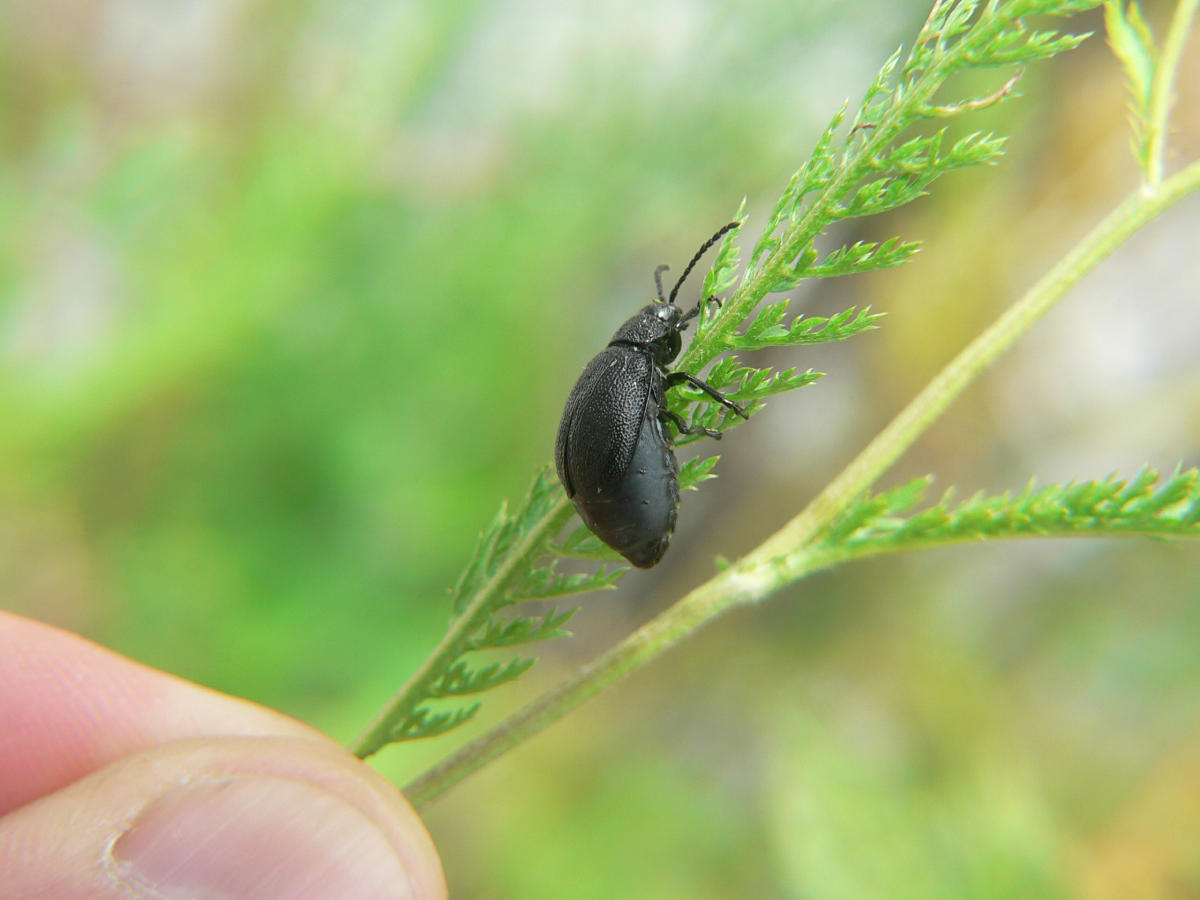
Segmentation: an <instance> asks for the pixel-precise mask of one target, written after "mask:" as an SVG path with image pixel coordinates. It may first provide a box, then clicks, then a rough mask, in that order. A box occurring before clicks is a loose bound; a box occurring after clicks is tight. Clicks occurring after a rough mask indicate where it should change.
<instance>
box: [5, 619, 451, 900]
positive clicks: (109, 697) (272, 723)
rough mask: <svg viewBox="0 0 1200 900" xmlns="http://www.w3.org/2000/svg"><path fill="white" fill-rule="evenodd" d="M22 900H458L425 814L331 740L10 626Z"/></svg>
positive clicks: (9, 860) (9, 694)
mask: <svg viewBox="0 0 1200 900" xmlns="http://www.w3.org/2000/svg"><path fill="white" fill-rule="evenodd" d="M0 885H3V886H4V896H5V897H6V898H13V900H17V898H35V897H39V898H40V897H54V898H56V900H74V898H89V900H93V898H95V900H104V898H109V897H112V898H117V897H120V898H126V900H127V898H130V897H151V896H153V897H167V898H169V897H187V896H210V895H211V896H223V897H242V896H245V897H261V896H271V897H277V898H286V897H293V896H294V897H307V898H313V900H317V898H321V897H326V896H328V897H380V898H383V897H389V898H390V897H396V898H401V897H407V898H444V897H445V896H446V887H445V881H444V878H443V875H442V869H441V864H440V862H439V861H438V857H437V853H436V851H435V850H434V847H433V842H432V841H431V839H430V837H429V834H428V832H426V830H425V827H424V826H423V825H422V823H421V821H420V819H419V818H418V817H417V815H416V813H415V812H414V811H413V809H412V807H411V806H409V805H408V803H407V802H406V801H405V800H404V798H403V797H402V796H401V795H400V793H399V792H398V791H396V790H395V788H393V787H392V786H391V784H389V783H388V782H387V781H386V780H384V779H383V778H382V777H381V776H379V775H378V774H377V773H375V772H374V771H373V770H372V769H370V768H369V767H367V766H366V765H364V764H363V763H362V762H360V761H359V760H358V759H356V758H354V757H353V756H351V755H350V754H348V753H347V752H346V751H344V750H343V749H341V748H340V747H339V746H338V745H337V744H336V743H334V742H333V741H332V740H330V739H329V738H328V737H326V736H324V735H322V734H320V733H319V732H317V731H315V730H314V729H312V728H310V727H308V726H307V725H304V724H303V723H301V722H298V721H296V720H293V719H290V718H288V717H287V716H284V715H282V714H280V713H277V712H274V711H272V710H269V709H266V708H263V707H260V706H256V705H255V704H252V703H249V702H246V701H244V700H239V699H236V698H234V697H229V696H226V695H223V694H219V693H217V692H215V691H210V690H207V689H206V688H203V687H199V686H198V685H194V684H190V683H188V682H185V681H182V680H180V679H178V678H174V677H172V676H170V675H166V674H164V673H162V672H158V671H155V670H153V669H149V668H147V667H145V666H141V665H139V664H137V663H134V662H132V661H130V660H128V659H125V658H123V657H120V656H118V655H116V654H114V653H112V652H110V651H108V650H105V649H104V648H103V647H99V646H97V645H96V644H93V643H91V642H89V641H85V640H83V639H82V638H79V637H77V636H75V635H72V634H69V633H67V632H64V631H60V630H58V629H56V628H52V627H50V626H47V625H43V624H40V623H37V622H33V621H31V620H28V619H24V618H21V617H19V616H15V615H12V614H9V613H4V612H0Z"/></svg>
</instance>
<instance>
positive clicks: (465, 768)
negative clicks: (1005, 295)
mask: <svg viewBox="0 0 1200 900" xmlns="http://www.w3.org/2000/svg"><path fill="white" fill-rule="evenodd" d="M1197 188H1200V162H1196V163H1192V164H1191V165H1189V166H1188V167H1187V168H1185V169H1184V170H1182V171H1180V172H1178V173H1177V174H1175V175H1173V176H1172V177H1170V178H1168V179H1167V180H1165V181H1163V182H1161V183H1160V184H1159V185H1157V186H1150V187H1148V188H1147V189H1143V190H1141V191H1139V192H1137V193H1136V194H1134V195H1133V196H1131V197H1129V198H1128V199H1127V200H1126V201H1125V202H1123V203H1122V204H1121V205H1120V206H1119V207H1117V209H1115V210H1114V211H1113V212H1112V213H1111V214H1110V215H1109V216H1107V217H1106V218H1105V219H1104V220H1103V221H1102V222H1101V223H1100V224H1099V225H1097V226H1096V227H1095V228H1094V229H1093V230H1092V231H1091V232H1090V233H1089V234H1088V235H1087V236H1086V237H1084V238H1083V240H1082V241H1080V242H1079V243H1078V244H1077V245H1076V246H1075V247H1074V248H1073V249H1072V250H1071V251H1070V252H1069V253H1068V254H1067V255H1066V256H1065V257H1064V258H1063V259H1062V261H1061V262H1059V263H1058V265H1056V266H1055V267H1054V268H1053V269H1052V270H1051V271H1050V272H1049V273H1048V274H1047V275H1046V276H1045V277H1044V278H1042V279H1041V280H1040V281H1038V283H1037V284H1035V285H1034V286H1033V288H1032V289H1030V291H1029V292H1028V293H1027V294H1026V295H1025V296H1024V297H1022V298H1021V300H1019V301H1018V302H1017V303H1016V304H1015V305H1014V306H1012V307H1011V308H1010V309H1008V310H1007V311H1006V312H1005V313H1004V314H1003V315H1001V316H1000V318H999V319H997V320H996V321H995V322H994V323H993V324H992V325H991V326H990V327H989V328H988V329H987V330H986V331H985V332H983V333H982V334H981V335H980V336H979V337H977V338H976V339H975V340H974V341H973V342H972V343H971V344H970V345H968V346H967V347H966V348H965V349H964V350H963V351H962V352H961V353H959V354H958V356H956V357H955V358H954V359H953V360H952V361H951V362H950V363H949V365H947V366H946V367H945V368H944V369H943V370H942V371H941V372H940V373H939V374H938V375H937V377H935V378H934V380H933V381H932V382H930V384H929V385H928V386H927V387H926V388H925V389H924V390H923V391H921V393H920V394H918V395H917V397H916V398H915V399H914V400H913V401H912V402H911V403H909V404H908V406H906V407H905V408H904V409H903V410H902V411H901V412H900V414H899V415H898V416H897V417H896V418H895V419H894V420H893V421H892V422H891V424H889V425H888V426H887V427H886V428H885V429H884V430H883V431H882V432H881V433H880V434H879V435H878V436H877V437H876V438H875V440H873V441H872V442H871V443H870V444H869V445H868V446H867V448H866V449H865V450H863V451H862V453H860V454H859V455H858V457H857V458H855V459H854V461H853V462H851V463H850V465H849V466H847V467H846V468H845V469H844V470H843V471H842V473H841V474H840V475H838V477H837V478H835V479H834V480H833V481H832V482H831V483H830V484H829V485H828V487H826V488H825V490H824V491H822V492H821V494H820V495H818V496H817V497H816V498H815V499H814V500H813V501H812V502H811V503H810V504H809V505H808V507H807V508H806V509H805V510H804V511H803V512H801V513H800V514H799V515H798V516H797V517H796V518H794V519H792V520H791V521H790V522H789V523H787V525H785V526H784V527H783V528H782V529H780V530H779V531H778V532H776V534H774V535H773V536H772V537H770V538H768V539H767V540H766V541H765V542H764V543H763V544H761V545H760V546H759V547H758V548H757V549H755V550H754V551H752V552H751V553H749V554H747V555H746V556H745V557H743V558H742V559H741V560H740V561H739V562H738V563H737V564H736V565H734V566H732V567H730V568H728V569H726V570H724V571H722V572H720V573H718V574H717V575H716V576H715V577H713V578H712V579H710V580H709V581H707V582H706V583H704V584H702V585H700V586H699V587H697V588H696V589H695V590H693V591H692V592H691V593H689V594H687V595H686V596H685V597H683V598H682V599H680V600H679V602H677V603H676V604H675V605H673V606H672V607H671V608H670V609H668V610H666V611H665V612H663V613H662V614H661V615H659V616H658V617H657V618H655V619H654V620H652V621H651V622H649V623H647V624H646V625H645V626H643V627H642V628H640V629H639V630H638V631H637V632H635V633H634V634H632V635H630V636H629V637H628V638H626V639H625V640H623V641H621V642H620V643H619V644H617V645H616V646H615V647H613V648H612V649H611V650H609V651H608V652H607V653H605V654H604V655H602V656H601V657H600V658H599V659H597V660H596V661H595V662H593V663H592V664H590V665H589V666H587V667H586V668H584V669H583V670H582V671H581V672H579V673H578V674H577V675H575V676H574V677H572V678H570V679H568V680H567V681H566V682H564V683H563V684H562V685H560V686H559V687H557V688H555V689H554V690H552V691H550V692H548V693H546V694H545V695H543V696H542V697H540V698H538V699H537V700H535V701H534V702H533V703H531V704H529V705H528V706H526V707H525V708H524V709H522V710H520V711H518V712H517V713H515V714H514V715H513V716H511V717H510V718H508V719H507V720H506V721H504V722H502V723H501V724H500V725H498V726H497V727H495V728H493V729H492V730H491V731H489V732H487V733H486V734H484V735H482V736H481V737H479V738H477V739H476V740H474V741H472V742H471V743H469V744H467V745H466V746H464V747H463V748H461V749H460V750H459V751H458V752H456V753H454V754H453V755H451V756H450V757H448V758H446V759H445V760H444V761H443V762H441V763H439V764H438V765H436V766H434V767H433V768H432V769H430V770H429V771H427V772H426V773H424V774H423V775H421V776H420V777H418V778H417V779H416V780H414V781H412V782H411V783H410V784H409V785H407V786H406V788H405V794H406V795H407V796H408V798H409V800H410V801H412V802H413V803H415V804H417V805H418V806H420V805H423V804H425V803H428V802H429V801H430V800H432V799H434V798H435V797H437V796H438V795H439V794H441V793H442V792H444V791H445V790H447V789H448V788H450V787H451V786H453V785H454V784H457V783H458V782H459V781H461V780H462V779H463V778H465V777H466V776H467V775H469V774H470V773H472V772H474V771H475V770H477V769H479V768H480V767H482V766H483V765H485V764H486V763H487V762H489V761H491V760H493V759H495V758H496V757H498V756H500V755H501V754H503V753H504V752H505V751H507V750H508V749H510V748H512V747H514V746H516V745H517V744H519V743H521V742H522V741H524V740H526V739H528V738H530V737H532V736H533V735H535V734H537V733H538V732H539V731H541V730H542V729H543V728H545V727H546V726H548V725H550V724H551V723H553V722H555V721H557V720H558V719H560V718H562V717H563V716H564V715H566V714H567V713H568V712H570V711H571V710H573V709H574V708H576V707H577V706H580V705H581V704H582V703H583V702H584V701H585V700H587V699H588V698H589V697H591V696H592V695H593V694H595V693H597V692H598V691H600V690H602V689H603V688H605V687H607V686H608V685H610V684H612V683H613V682H615V681H618V680H619V679H621V678H624V677H625V676H627V675H629V674H630V673H632V672H634V671H636V670H637V669H639V668H641V666H643V665H645V664H646V663H648V662H649V661H651V660H653V659H655V658H657V657H658V656H659V655H661V654H662V653H663V652H665V651H666V650H668V649H670V648H671V647H673V646H674V645H675V644H677V643H679V642H680V641H682V640H683V639H684V638H685V637H687V636H688V635H690V634H691V633H692V632H694V631H696V630H698V629H699V628H700V627H701V626H703V625H706V624H707V623H709V622H711V621H712V620H714V619H715V618H717V616H719V615H721V614H722V613H724V612H726V611H728V610H730V609H733V608H735V607H738V606H741V605H743V604H747V603H753V602H757V601H759V600H762V599H763V598H765V597H767V596H768V595H770V594H771V593H773V592H774V591H776V590H778V589H779V588H780V587H782V586H784V585H786V584H789V583H791V582H794V581H796V580H798V579H800V578H802V577H804V576H805V575H807V574H809V573H810V572H812V571H815V570H816V569H817V568H820V567H821V566H822V565H828V564H829V561H830V556H829V552H828V548H821V547H819V546H816V545H815V540H816V538H818V537H819V535H820V533H821V531H822V530H823V529H824V528H826V527H827V526H828V525H829V523H830V522H831V521H832V520H833V519H834V518H835V517H836V516H837V514H838V513H839V512H840V511H841V510H842V509H843V508H844V507H845V506H846V504H848V503H850V502H851V501H853V500H854V499H855V498H856V497H857V496H859V494H861V493H862V492H863V491H865V490H867V489H868V488H869V487H870V486H871V485H872V484H873V483H874V482H875V481H876V480H877V479H878V478H879V477H880V476H881V475H882V474H883V473H884V472H885V471H886V470H887V469H888V468H889V467H890V466H891V465H892V463H894V462H895V461H896V459H897V458H899V456H900V455H901V454H902V453H903V452H904V451H905V450H907V449H908V447H910V446H911V445H912V444H913V442H914V441H915V440H916V439H917V437H918V436H919V435H920V434H921V433H922V432H923V431H924V430H925V429H926V428H928V427H929V425H930V424H931V423H932V422H933V421H934V420H935V419H936V418H937V417H938V416H940V415H941V414H942V413H943V412H944V411H945V410H946V408H947V407H948V406H949V405H950V404H951V403H952V402H953V401H954V399H955V398H956V397H958V395H959V394H961V393H962V391H963V390H964V389H965V388H966V387H967V385H969V384H970V383H971V382H972V381H973V380H974V379H975V378H976V377H978V376H979V374H980V373H981V372H983V370H984V369H986V368H987V367H988V366H989V365H990V364H991V363H992V362H993V361H994V360H995V359H996V358H997V357H998V356H999V355H1000V354H1001V353H1003V352H1004V351H1005V350H1007V349H1008V348H1009V347H1010V346H1012V344H1013V342H1014V341H1015V340H1016V339H1017V338H1018V337H1019V336H1020V335H1022V334H1023V333H1024V332H1025V331H1027V330H1028V329H1029V328H1030V326H1031V325H1033V323H1034V322H1036V321H1037V320H1038V319H1039V318H1040V317H1041V316H1042V315H1044V314H1045V313H1046V311H1047V310H1048V309H1049V308H1050V307H1051V306H1052V305H1053V304H1054V303H1055V301H1057V300H1058V299H1059V298H1060V297H1062V296H1063V294H1064V293H1066V291H1067V289H1068V288H1070V287H1071V286H1073V285H1074V284H1076V283H1077V282H1078V281H1079V280H1080V279H1081V278H1082V277H1083V276H1084V275H1085V274H1086V273H1087V272H1089V271H1091V270H1092V269H1094V268H1095V267H1096V265H1097V264H1099V263H1100V261H1101V260H1103V259H1104V258H1105V257H1107V256H1108V255H1109V254H1110V253H1112V251H1113V250H1114V249H1115V248H1116V247H1118V246H1119V245H1120V244H1121V243H1122V242H1123V241H1125V240H1126V239H1127V238H1129V236H1130V235H1132V234H1134V233H1135V232H1136V231H1138V230H1139V229H1140V228H1142V227H1143V226H1144V225H1145V224H1146V223H1147V222H1149V221H1150V220H1152V219H1153V218H1154V217H1155V216H1157V215H1158V214H1159V213H1161V212H1162V211H1163V210H1165V209H1167V208H1169V207H1170V206H1172V205H1173V204H1174V203H1176V202H1178V201H1179V200H1180V199H1181V198H1182V197H1184V196H1185V195H1187V194H1189V193H1191V192H1192V191H1195V190H1196V189H1197Z"/></svg>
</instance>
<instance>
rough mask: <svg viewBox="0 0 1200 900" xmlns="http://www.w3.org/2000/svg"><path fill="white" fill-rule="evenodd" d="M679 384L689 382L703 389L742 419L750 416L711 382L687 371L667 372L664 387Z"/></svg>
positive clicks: (667, 387)
mask: <svg viewBox="0 0 1200 900" xmlns="http://www.w3.org/2000/svg"><path fill="white" fill-rule="evenodd" d="M680 384H690V385H691V386H692V387H694V388H697V389H699V390H701V391H704V393H706V394H708V396H710V397H712V398H713V399H714V400H716V401H717V402H718V403H720V404H721V405H722V406H724V407H725V408H726V409H728V410H732V411H733V412H735V413H737V414H738V415H739V416H741V417H742V418H743V419H749V418H750V416H748V415H747V414H746V411H745V410H744V409H742V408H741V407H740V406H738V405H737V404H736V403H734V402H733V401H732V400H730V399H729V398H728V397H726V396H725V395H724V394H722V393H721V392H720V391H718V390H717V389H716V388H715V387H713V386H712V385H711V384H708V383H707V382H704V381H701V380H700V379H699V378H697V377H696V376H695V375H692V374H691V373H689V372H668V373H667V378H666V384H665V388H664V389H667V390H669V389H670V388H673V387H675V386H676V385H680Z"/></svg>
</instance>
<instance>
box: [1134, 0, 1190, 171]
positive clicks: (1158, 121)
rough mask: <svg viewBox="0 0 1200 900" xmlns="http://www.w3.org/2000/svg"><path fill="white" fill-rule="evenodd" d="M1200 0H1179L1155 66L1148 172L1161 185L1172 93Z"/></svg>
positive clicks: (1151, 98) (1151, 91)
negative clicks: (1176, 73)
mask: <svg viewBox="0 0 1200 900" xmlns="http://www.w3.org/2000/svg"><path fill="white" fill-rule="evenodd" d="M1198 3H1200V0H1179V4H1178V5H1177V6H1176V7H1175V15H1173V16H1172V17H1171V24H1170V26H1169V27H1168V28H1167V36H1166V38H1164V40H1163V45H1162V52H1161V54H1160V55H1159V58H1158V65H1157V66H1156V67H1155V70H1154V80H1153V82H1152V83H1151V85H1150V135H1149V147H1148V152H1147V154H1146V155H1147V157H1148V161H1149V164H1150V169H1149V171H1148V172H1147V173H1146V177H1147V180H1148V181H1149V183H1150V186H1151V187H1157V186H1158V185H1159V184H1160V183H1161V182H1162V178H1163V156H1164V150H1165V147H1166V140H1167V131H1168V128H1167V126H1168V121H1169V116H1170V113H1171V99H1172V98H1171V93H1172V89H1173V87H1174V84H1175V72H1176V70H1177V69H1178V68H1179V59H1180V57H1181V56H1182V55H1183V46H1184V43H1185V42H1186V40H1187V33H1188V31H1189V29H1190V28H1191V27H1192V20H1193V19H1194V18H1195V17H1196V6H1197V4H1198Z"/></svg>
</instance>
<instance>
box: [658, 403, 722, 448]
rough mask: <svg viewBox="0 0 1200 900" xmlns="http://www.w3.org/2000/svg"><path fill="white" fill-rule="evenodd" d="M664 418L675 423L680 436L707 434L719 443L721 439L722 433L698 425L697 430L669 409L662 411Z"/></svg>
mask: <svg viewBox="0 0 1200 900" xmlns="http://www.w3.org/2000/svg"><path fill="white" fill-rule="evenodd" d="M662 417H663V418H664V419H670V420H671V421H672V422H674V423H675V427H676V428H678V429H679V433H680V434H706V435H708V436H709V437H710V438H716V439H717V440H718V441H719V440H720V439H721V432H719V431H716V430H714V429H712V428H704V427H703V426H700V425H697V426H696V427H695V428H693V427H692V426H691V425H689V424H688V423H687V422H685V421H683V419H682V418H680V416H679V414H678V413H673V412H671V410H669V409H664V410H662Z"/></svg>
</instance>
